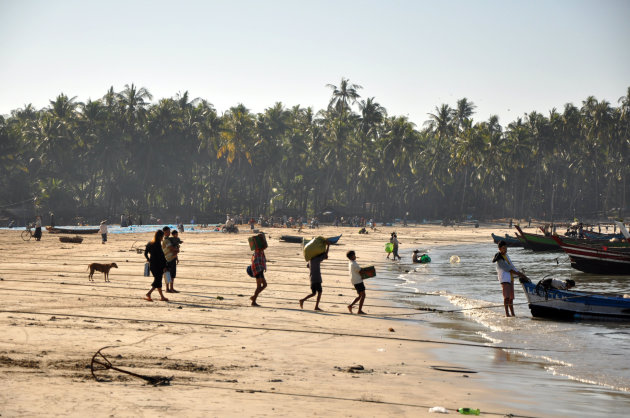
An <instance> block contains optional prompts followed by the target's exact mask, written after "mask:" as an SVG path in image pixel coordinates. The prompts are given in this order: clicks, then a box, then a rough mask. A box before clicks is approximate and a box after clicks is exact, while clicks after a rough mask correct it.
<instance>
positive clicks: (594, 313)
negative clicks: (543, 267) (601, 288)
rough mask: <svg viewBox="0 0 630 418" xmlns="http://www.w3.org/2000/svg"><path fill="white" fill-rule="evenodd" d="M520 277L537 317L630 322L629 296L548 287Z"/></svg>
mask: <svg viewBox="0 0 630 418" xmlns="http://www.w3.org/2000/svg"><path fill="white" fill-rule="evenodd" d="M519 280H520V282H521V286H523V291H524V292H525V296H526V297H527V302H528V304H529V309H530V311H531V312H532V316H534V317H542V318H552V319H561V320H568V321H575V320H597V321H622V322H630V297H624V296H623V295H609V294H605V295H603V294H598V293H591V292H579V291H574V290H558V289H545V288H544V287H542V286H540V283H539V284H534V283H533V282H532V281H531V280H529V279H527V278H520V279H519Z"/></svg>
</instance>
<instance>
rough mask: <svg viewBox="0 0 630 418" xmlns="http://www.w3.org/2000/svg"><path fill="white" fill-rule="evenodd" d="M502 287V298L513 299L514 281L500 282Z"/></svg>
mask: <svg viewBox="0 0 630 418" xmlns="http://www.w3.org/2000/svg"><path fill="white" fill-rule="evenodd" d="M501 287H502V288H503V299H514V283H511V282H501Z"/></svg>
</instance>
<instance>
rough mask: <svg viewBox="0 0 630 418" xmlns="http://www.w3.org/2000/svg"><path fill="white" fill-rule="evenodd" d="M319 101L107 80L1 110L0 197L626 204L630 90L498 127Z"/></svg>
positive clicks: (63, 204) (587, 209) (271, 206)
mask: <svg viewBox="0 0 630 418" xmlns="http://www.w3.org/2000/svg"><path fill="white" fill-rule="evenodd" d="M328 87H329V88H330V89H331V92H332V96H331V100H330V103H329V105H328V107H327V108H326V109H323V110H320V111H315V110H313V109H312V108H303V107H300V106H294V107H285V106H284V105H283V104H282V103H276V104H275V105H273V106H271V107H269V108H268V109H266V110H265V111H264V112H262V113H259V114H255V113H252V112H251V111H249V110H248V109H247V108H246V107H245V106H244V105H242V104H239V105H238V106H235V107H232V108H230V109H229V110H228V111H226V112H225V113H224V114H223V115H220V114H218V113H217V111H216V110H215V109H214V107H213V106H212V104H210V103H209V102H208V101H206V100H201V99H194V100H192V99H191V98H190V97H189V95H188V93H187V92H186V93H183V94H178V95H176V96H175V97H173V98H165V99H161V100H159V101H158V102H157V103H153V104H152V103H151V102H150V101H151V100H152V96H151V94H150V93H149V91H148V90H147V89H145V88H137V87H136V86H135V85H133V84H132V85H127V86H125V88H124V89H123V90H122V91H119V92H116V91H115V90H114V89H113V88H110V89H109V90H108V91H107V93H106V94H105V95H104V96H103V97H102V98H101V99H98V100H88V101H87V102H85V103H81V102H79V101H77V100H76V98H70V97H67V96H66V95H65V94H60V95H59V96H58V97H57V98H56V99H55V100H52V101H51V102H50V106H48V107H46V108H43V109H35V108H34V107H33V106H31V105H28V106H25V107H23V108H20V109H16V110H14V111H12V112H11V114H10V115H8V116H6V117H0V207H5V208H6V207H10V205H12V204H15V202H21V201H29V199H30V201H29V202H30V203H29V204H30V205H31V206H32V207H31V208H30V209H31V210H32V213H33V214H35V213H36V212H39V213H42V214H46V213H48V211H50V210H54V211H55V213H56V214H57V215H58V216H61V217H62V218H64V219H69V218H72V217H73V216H86V217H93V218H94V219H97V218H103V217H108V216H110V217H113V216H117V215H119V214H121V213H131V214H133V215H138V214H143V215H144V216H147V215H148V214H156V216H173V217H174V216H175V214H179V215H181V216H185V217H187V218H188V217H190V216H193V215H194V216H196V217H197V219H198V220H199V221H204V220H206V221H218V220H219V219H223V217H224V214H225V213H226V212H227V213H244V214H252V215H254V214H256V215H257V214H260V213H263V214H272V213H274V212H276V213H277V212H278V211H280V212H284V213H287V214H300V215H305V214H308V215H309V216H312V215H316V214H319V213H321V211H323V210H325V209H330V208H332V209H336V210H338V211H339V213H340V214H342V215H343V214H346V215H348V214H352V215H355V214H357V215H365V216H368V217H371V216H373V217H375V218H377V219H381V220H386V219H392V218H394V217H398V218H402V217H403V216H405V215H406V214H407V213H408V218H409V219H422V218H426V219H429V218H431V219H442V218H444V217H449V218H459V217H462V216H463V215H466V214H471V215H473V216H474V217H476V218H478V219H487V218H490V217H504V216H510V217H530V216H533V217H540V218H546V219H550V218H551V217H555V218H556V219H557V218H558V217H564V218H566V217H573V216H578V217H586V218H589V217H596V216H597V217H601V216H605V215H615V216H619V211H620V210H621V211H623V208H626V207H627V192H628V185H627V177H628V174H629V169H628V164H627V158H628V151H629V149H630V144H629V139H630V88H629V89H628V91H627V93H626V95H625V96H623V97H621V98H620V99H619V103H618V107H615V106H614V105H611V104H610V103H609V102H607V101H605V100H602V101H598V100H597V99H596V98H594V97H587V98H586V99H585V100H584V101H583V102H582V104H581V106H580V107H578V106H575V105H573V104H566V105H565V107H564V109H562V110H561V111H558V110H557V109H551V110H550V111H549V113H548V114H547V115H544V114H540V113H537V112H531V113H529V114H526V115H523V117H519V118H517V119H516V120H515V121H513V122H511V123H510V124H508V125H507V126H506V127H502V126H501V125H500V124H499V120H498V117H496V116H492V117H490V118H489V119H488V120H486V121H475V120H474V119H473V116H474V112H475V105H474V104H473V102H471V101H470V100H468V99H466V98H463V99H461V100H459V101H457V103H455V104H454V106H453V107H451V106H450V105H447V104H442V105H440V106H438V107H436V108H435V111H434V113H431V114H429V115H428V120H427V121H426V122H425V123H424V125H423V126H421V127H419V126H415V125H414V124H413V123H412V122H410V121H409V120H408V119H407V118H406V117H404V116H390V115H388V114H387V111H386V109H385V107H383V106H382V105H381V104H379V103H378V102H377V101H376V99H375V98H373V97H371V98H365V99H362V98H361V96H360V90H361V86H358V85H354V84H351V83H350V82H349V81H348V80H346V79H342V80H341V83H340V84H339V85H338V86H333V85H329V86H328Z"/></svg>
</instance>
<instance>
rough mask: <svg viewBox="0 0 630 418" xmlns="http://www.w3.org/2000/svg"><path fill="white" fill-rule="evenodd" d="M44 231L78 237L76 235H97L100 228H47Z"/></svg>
mask: <svg viewBox="0 0 630 418" xmlns="http://www.w3.org/2000/svg"><path fill="white" fill-rule="evenodd" d="M46 230H47V231H48V232H50V233H51V234H74V235H78V234H97V233H98V232H99V231H100V228H82V227H77V228H59V227H52V226H47V227H46Z"/></svg>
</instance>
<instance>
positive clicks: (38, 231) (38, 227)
mask: <svg viewBox="0 0 630 418" xmlns="http://www.w3.org/2000/svg"><path fill="white" fill-rule="evenodd" d="M33 236H34V237H35V240H37V241H41V239H42V217H41V216H39V215H38V216H36V217H35V233H34V234H33Z"/></svg>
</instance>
